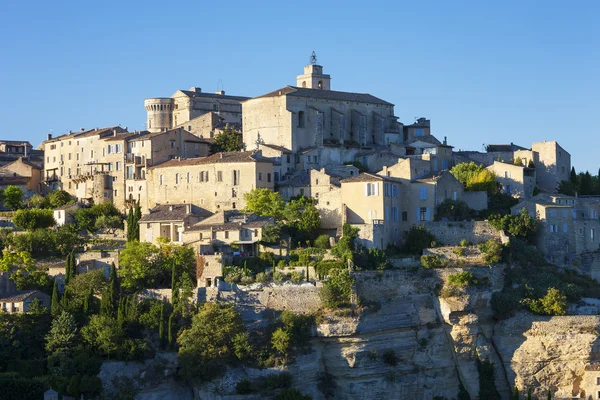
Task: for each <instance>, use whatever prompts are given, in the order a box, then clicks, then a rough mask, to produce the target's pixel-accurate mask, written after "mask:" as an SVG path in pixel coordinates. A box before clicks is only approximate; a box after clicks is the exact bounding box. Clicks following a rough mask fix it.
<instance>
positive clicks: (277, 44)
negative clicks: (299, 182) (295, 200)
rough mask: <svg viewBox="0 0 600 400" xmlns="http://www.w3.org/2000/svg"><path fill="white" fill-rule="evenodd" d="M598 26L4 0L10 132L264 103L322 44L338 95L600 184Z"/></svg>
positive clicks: (36, 133) (573, 20)
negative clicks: (175, 99) (221, 93)
mask: <svg viewBox="0 0 600 400" xmlns="http://www.w3.org/2000/svg"><path fill="white" fill-rule="evenodd" d="M599 20H600V2H599V1H597V0H590V1H586V0H575V1H550V0H543V1H542V0H539V1H538V0H535V1H534V0H527V1H522V0H519V1H496V2H492V1H461V0H456V1H442V0H440V1H410V2H406V1H389V2H388V1H385V2H384V1H373V2H368V1H360V2H354V1H326V0H323V1H300V2H297V1H295V2H291V1H281V0H279V1H236V0H229V1H202V0H195V1H177V2H173V1H164V0H163V1H150V0H147V1H143V2H138V1H125V0H121V1H45V0H44V1H39V0H38V1H11V2H8V1H6V2H3V4H2V6H1V8H0V34H1V36H0V37H1V38H2V39H1V40H0V93H1V94H2V96H1V97H0V118H1V121H2V126H1V128H0V129H1V135H0V137H1V138H4V139H27V140H30V141H31V142H32V143H33V144H34V145H37V144H39V143H40V142H41V141H42V140H43V139H44V138H45V137H46V135H47V134H48V133H50V132H52V133H54V134H55V135H57V134H61V133H65V132H67V131H68V130H69V129H71V130H77V129H79V128H82V127H85V128H94V127H103V126H111V125H118V124H120V125H121V126H127V127H128V128H129V129H130V130H136V129H138V130H139V129H143V128H144V123H145V114H146V113H145V110H144V108H143V99H144V98H146V97H168V96H170V95H172V94H173V93H174V92H175V91H176V90H177V89H188V88H190V87H192V86H198V87H201V88H202V89H203V90H204V91H216V90H217V88H218V87H219V88H220V87H221V86H220V84H219V82H220V81H222V87H223V88H224V89H225V90H226V91H227V93H228V94H234V95H243V96H257V95H261V94H264V93H267V92H270V91H273V90H275V89H278V88H280V87H283V86H285V85H288V84H289V85H294V84H295V77H296V75H298V74H300V73H302V68H303V66H304V65H305V64H307V62H308V59H309V56H310V53H311V51H312V50H313V49H314V50H315V51H316V53H317V56H318V59H319V63H320V64H321V65H323V66H324V70H325V73H328V74H330V75H331V77H332V89H334V90H342V91H353V92H364V93H371V94H373V95H375V96H377V97H380V98H382V99H384V100H387V101H389V102H391V103H394V104H395V106H396V107H395V111H396V115H398V116H399V117H400V120H401V121H402V122H405V123H411V122H413V121H414V119H415V117H427V118H430V119H431V124H432V133H433V134H434V135H435V136H437V137H438V138H439V139H441V140H442V139H443V137H444V136H447V137H448V141H449V143H450V144H452V145H454V146H455V147H456V148H459V149H470V150H481V149H482V145H483V144H489V143H510V142H514V143H516V144H519V145H522V146H525V147H529V146H530V145H531V142H533V141H542V140H557V141H559V143H560V144H561V145H562V146H563V147H565V148H566V150H567V151H569V152H570V153H571V155H572V163H573V165H574V166H575V168H576V169H577V170H578V171H579V170H581V169H589V170H590V172H592V173H593V174H596V173H597V171H598V168H599V167H600V160H599V159H598V156H597V151H598V145H599V144H600V139H599V137H600V135H599V128H598V126H599V122H600V121H599V119H600V78H599V77H598V73H599V72H600V23H599V22H598V21H599Z"/></svg>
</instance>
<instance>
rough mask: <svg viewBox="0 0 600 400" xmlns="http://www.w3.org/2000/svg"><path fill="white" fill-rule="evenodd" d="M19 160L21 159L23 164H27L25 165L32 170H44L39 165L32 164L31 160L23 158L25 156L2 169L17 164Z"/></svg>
mask: <svg viewBox="0 0 600 400" xmlns="http://www.w3.org/2000/svg"><path fill="white" fill-rule="evenodd" d="M19 159H21V162H22V163H23V164H25V165H28V166H30V167H32V168H35V169H40V170H41V169H43V168H42V167H40V166H39V165H36V164H34V163H32V162H31V161H29V160H27V159H25V158H23V156H20V157H19V158H18V159H16V160H15V161H12V162H10V163H8V164H6V165H4V166H2V168H3V167H8V166H9V165H11V164H14V163H16V162H17V161H19Z"/></svg>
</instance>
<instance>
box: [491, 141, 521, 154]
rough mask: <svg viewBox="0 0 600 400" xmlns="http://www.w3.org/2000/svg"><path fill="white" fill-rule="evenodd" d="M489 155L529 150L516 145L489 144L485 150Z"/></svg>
mask: <svg viewBox="0 0 600 400" xmlns="http://www.w3.org/2000/svg"><path fill="white" fill-rule="evenodd" d="M485 150H486V151H487V152H488V153H493V152H510V151H515V150H528V149H526V148H525V147H521V146H517V145H516V144H514V143H511V144H488V145H487V146H486V149H485Z"/></svg>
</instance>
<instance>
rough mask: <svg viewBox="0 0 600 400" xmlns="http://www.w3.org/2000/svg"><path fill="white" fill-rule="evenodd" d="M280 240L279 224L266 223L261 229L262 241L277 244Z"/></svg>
mask: <svg viewBox="0 0 600 400" xmlns="http://www.w3.org/2000/svg"><path fill="white" fill-rule="evenodd" d="M280 241H281V225H279V224H268V225H265V227H264V228H263V231H262V243H264V244H278V243H279V242H280Z"/></svg>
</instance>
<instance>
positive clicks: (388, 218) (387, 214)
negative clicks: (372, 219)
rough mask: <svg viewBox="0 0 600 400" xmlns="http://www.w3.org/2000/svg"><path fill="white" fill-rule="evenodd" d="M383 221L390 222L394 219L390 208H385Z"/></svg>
mask: <svg viewBox="0 0 600 400" xmlns="http://www.w3.org/2000/svg"><path fill="white" fill-rule="evenodd" d="M383 219H384V220H390V219H392V218H391V215H390V206H385V210H384V213H383Z"/></svg>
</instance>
